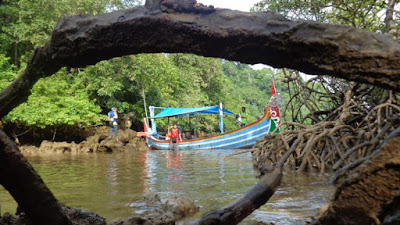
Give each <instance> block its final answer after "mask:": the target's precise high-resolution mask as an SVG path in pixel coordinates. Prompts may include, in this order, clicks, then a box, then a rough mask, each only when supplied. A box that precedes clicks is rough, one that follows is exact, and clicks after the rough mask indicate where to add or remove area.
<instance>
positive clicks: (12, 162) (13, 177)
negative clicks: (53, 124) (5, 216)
mask: <svg viewBox="0 0 400 225" xmlns="http://www.w3.org/2000/svg"><path fill="white" fill-rule="evenodd" d="M0 184H1V185H2V186H3V187H4V188H5V189H7V191H8V192H10V194H11V195H12V196H13V198H14V199H15V201H16V202H17V203H18V207H19V209H20V210H22V211H23V212H25V214H26V215H27V216H28V217H29V219H30V220H31V221H32V223H33V224H38V225H39V224H40V225H54V224H59V225H72V223H71V221H70V220H69V218H68V217H67V216H66V215H65V214H64V212H63V210H62V209H61V206H60V205H59V204H58V202H57V200H56V199H55V197H54V196H53V194H52V193H51V192H50V190H49V189H48V188H47V186H46V185H45V184H44V182H43V180H42V179H41V178H40V177H39V175H37V173H36V172H35V171H34V169H33V168H32V166H31V165H30V164H29V163H28V162H27V161H26V159H25V158H24V156H23V155H22V154H21V153H20V152H19V150H18V148H17V146H16V145H15V143H14V142H13V141H12V140H11V139H9V138H8V137H7V135H6V134H5V133H4V132H2V131H1V130H0Z"/></svg>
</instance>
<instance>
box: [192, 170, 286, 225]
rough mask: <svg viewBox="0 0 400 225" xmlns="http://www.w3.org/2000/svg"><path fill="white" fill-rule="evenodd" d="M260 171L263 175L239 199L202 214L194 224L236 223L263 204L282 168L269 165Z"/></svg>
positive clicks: (267, 198)
mask: <svg viewBox="0 0 400 225" xmlns="http://www.w3.org/2000/svg"><path fill="white" fill-rule="evenodd" d="M261 173H262V174H263V176H262V177H261V179H260V181H259V182H258V183H257V184H256V185H255V186H254V187H253V188H251V189H250V190H249V191H248V192H247V193H246V194H245V195H244V196H243V197H242V198H241V199H238V200H237V201H235V202H233V203H231V204H230V205H229V206H227V207H225V208H222V209H220V210H217V211H211V212H208V213H206V214H204V215H203V217H202V218H201V219H200V220H199V221H197V222H196V223H194V224H197V225H213V224H215V225H217V224H238V223H239V222H240V221H242V220H243V219H244V218H246V217H247V216H248V215H250V214H251V213H252V212H253V211H254V210H256V209H258V208H259V207H261V206H262V205H264V204H265V203H266V202H267V201H268V200H269V198H271V196H272V195H273V194H274V193H275V191H276V189H277V188H278V186H279V184H280V182H281V178H282V170H281V168H277V167H271V168H269V169H268V170H263V171H261Z"/></svg>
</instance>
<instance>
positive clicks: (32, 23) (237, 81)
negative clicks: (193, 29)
mask: <svg viewBox="0 0 400 225" xmlns="http://www.w3.org/2000/svg"><path fill="white" fill-rule="evenodd" d="M138 4H140V1H138V0H128V1H127V0H107V1H100V0H85V1H81V0H68V1H61V0H55V1H46V0H39V1H29V0H19V1H13V0H6V1H1V7H0V18H1V20H0V23H1V29H0V43H1V45H0V90H2V89H4V88H5V87H6V86H7V85H8V84H9V83H10V82H12V81H13V80H14V79H15V78H16V77H17V76H18V74H19V73H20V72H21V71H23V70H24V68H25V66H26V65H25V62H26V61H27V59H28V57H29V56H30V55H31V54H32V52H33V50H34V48H35V47H37V46H42V45H44V44H45V42H46V40H48V39H49V38H50V35H51V31H52V29H53V27H54V26H55V25H56V23H57V21H58V20H59V19H60V18H62V17H63V16H65V15H77V14H99V13H105V12H107V11H113V10H119V9H124V8H128V7H131V6H135V5H138ZM272 77H275V85H276V87H277V89H278V91H279V92H280V93H281V98H280V100H281V103H283V102H284V99H285V98H288V91H287V90H286V89H285V88H287V86H283V84H282V82H281V80H282V78H283V73H281V71H279V70H273V69H270V68H264V69H262V70H254V69H252V67H250V66H249V65H246V64H241V63H238V62H230V61H226V60H223V59H216V58H205V57H200V56H196V55H191V54H168V53H164V54H141V55H132V56H125V57H120V58H114V59H112V60H108V61H102V62H100V63H97V64H96V65H94V66H88V67H86V68H80V69H71V68H63V69H62V70H61V71H59V72H58V73H57V74H55V75H53V76H51V77H49V78H44V79H41V80H40V81H39V82H38V83H37V84H36V85H35V86H34V88H33V89H32V95H31V96H30V97H29V99H28V101H27V102H25V103H23V104H21V105H20V106H19V107H17V108H16V109H14V110H13V111H12V112H11V113H9V114H8V115H7V116H6V117H5V118H3V120H2V122H3V123H5V124H7V123H13V124H18V125H22V126H25V127H30V128H51V127H57V126H63V125H69V126H71V125H72V126H75V125H77V126H90V125H99V124H104V122H105V120H106V116H105V115H106V113H107V112H108V111H109V110H110V108H111V107H117V108H118V110H119V112H120V113H129V112H133V113H134V117H133V124H134V126H133V129H136V130H141V123H142V122H141V121H142V118H144V117H145V109H144V102H146V104H147V106H149V105H154V106H169V107H200V106H207V105H217V104H218V103H219V102H220V101H221V102H223V104H224V107H225V108H226V109H228V110H230V111H232V112H235V113H239V111H240V109H241V107H242V106H246V107H247V111H248V112H249V115H250V119H249V120H250V122H252V121H255V120H256V117H259V116H260V115H262V114H263V110H264V107H265V106H266V105H267V104H268V101H269V94H270V90H271V79H272ZM196 117H197V118H196V119H191V123H192V125H191V127H192V128H193V127H196V129H197V131H204V132H213V131H216V130H218V120H219V118H218V117H217V116H215V117H212V116H211V117H210V116H207V117H203V116H201V115H200V116H196ZM171 122H172V121H171ZM188 122H189V121H188V119H187V118H181V119H180V120H179V123H180V125H182V126H183V128H184V129H185V130H187V129H188V128H189V124H188ZM162 123H164V125H165V124H166V123H167V121H163V122H162ZM237 127H238V125H237V124H236V123H235V121H234V118H227V119H226V120H225V129H226V130H228V131H229V130H233V129H235V128H237Z"/></svg>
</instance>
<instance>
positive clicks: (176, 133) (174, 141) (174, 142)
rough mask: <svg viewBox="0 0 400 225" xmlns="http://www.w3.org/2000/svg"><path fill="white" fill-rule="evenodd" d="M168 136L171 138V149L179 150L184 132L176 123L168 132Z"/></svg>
mask: <svg viewBox="0 0 400 225" xmlns="http://www.w3.org/2000/svg"><path fill="white" fill-rule="evenodd" d="M167 137H169V138H170V141H169V149H170V150H178V146H179V142H181V141H182V132H181V130H179V128H178V125H177V124H176V123H174V125H173V127H172V129H171V130H170V131H169V132H168V134H167Z"/></svg>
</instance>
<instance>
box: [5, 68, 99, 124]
mask: <svg viewBox="0 0 400 225" xmlns="http://www.w3.org/2000/svg"><path fill="white" fill-rule="evenodd" d="M78 86H79V84H69V83H68V82H67V79H66V77H65V76H64V73H63V72H60V73H58V74H56V75H54V76H52V77H48V78H45V79H41V80H39V81H38V82H37V83H36V84H35V86H34V87H33V89H32V94H31V95H30V96H29V98H28V101H27V102H25V103H23V104H21V105H20V106H18V107H17V108H15V109H14V110H13V111H11V112H10V113H9V114H8V115H7V116H6V117H5V118H4V120H5V122H14V123H23V124H25V125H28V126H36V127H41V128H44V127H46V126H54V125H60V124H68V125H74V124H81V125H92V124H98V123H100V122H102V121H103V120H106V119H107V118H106V117H105V116H104V115H101V114H99V113H100V112H101V109H100V107H99V106H97V105H96V104H95V101H93V100H89V96H88V94H87V93H86V92H85V91H84V90H80V89H79V88H77V87H78Z"/></svg>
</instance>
